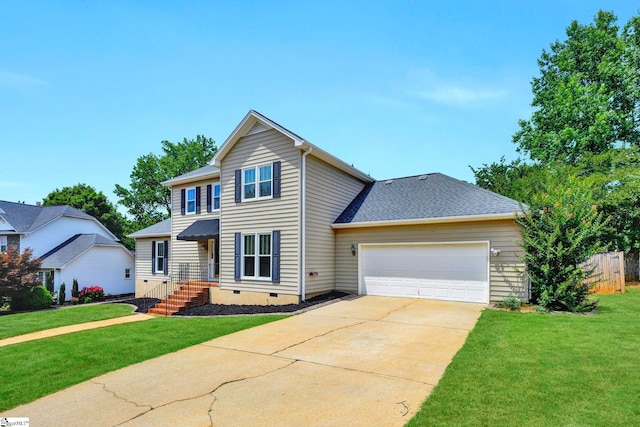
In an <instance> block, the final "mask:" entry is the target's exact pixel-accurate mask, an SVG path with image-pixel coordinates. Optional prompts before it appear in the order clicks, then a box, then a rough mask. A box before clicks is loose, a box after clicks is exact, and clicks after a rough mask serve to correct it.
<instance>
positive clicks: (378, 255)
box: [358, 242, 490, 303]
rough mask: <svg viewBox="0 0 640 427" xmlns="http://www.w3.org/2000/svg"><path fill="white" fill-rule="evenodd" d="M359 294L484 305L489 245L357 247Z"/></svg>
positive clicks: (374, 245) (474, 243) (487, 292)
mask: <svg viewBox="0 0 640 427" xmlns="http://www.w3.org/2000/svg"><path fill="white" fill-rule="evenodd" d="M358 252H359V256H360V259H359V272H360V274H359V293H360V294H366V295H379V296H397V297H411V298H427V299H439V300H447V301H465V302H478V303H487V302H489V283H490V276H489V242H455V243H388V244H361V245H360V248H359V251H358Z"/></svg>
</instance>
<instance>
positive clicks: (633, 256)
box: [624, 252, 640, 282]
mask: <svg viewBox="0 0 640 427" xmlns="http://www.w3.org/2000/svg"><path fill="white" fill-rule="evenodd" d="M639 261H640V260H639V259H638V253H637V252H629V253H626V254H624V280H625V282H638V281H640V262H639Z"/></svg>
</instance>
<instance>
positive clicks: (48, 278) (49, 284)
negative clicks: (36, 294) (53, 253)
mask: <svg viewBox="0 0 640 427" xmlns="http://www.w3.org/2000/svg"><path fill="white" fill-rule="evenodd" d="M45 286H46V287H47V290H48V291H49V293H50V294H51V295H53V271H52V272H49V273H45Z"/></svg>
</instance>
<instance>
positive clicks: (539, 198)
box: [518, 173, 606, 311]
mask: <svg viewBox="0 0 640 427" xmlns="http://www.w3.org/2000/svg"><path fill="white" fill-rule="evenodd" d="M518 222H519V224H520V225H521V226H522V243H523V249H524V256H523V260H524V262H525V264H526V267H527V273H528V275H529V278H530V280H531V293H532V298H533V300H534V301H535V302H536V303H537V304H538V306H539V307H541V308H542V309H543V310H563V311H588V310H591V309H592V308H594V307H595V305H596V302H594V301H592V300H590V298H589V291H590V288H591V287H592V285H588V284H585V278H588V277H589V276H590V275H592V274H593V268H591V267H589V266H582V265H581V264H583V263H585V262H586V261H587V260H588V259H589V257H590V256H591V255H593V254H596V253H599V252H601V251H603V250H605V248H606V246H605V245H603V244H602V243H601V240H600V235H601V233H602V232H603V230H604V228H605V222H606V220H605V219H604V216H603V214H602V213H599V212H598V209H597V207H596V206H595V204H594V201H593V196H592V191H591V188H590V185H589V184H588V183H586V182H584V181H582V180H580V179H578V178H576V177H573V176H571V175H567V174H563V173H552V174H548V175H547V179H546V180H545V182H544V183H542V191H540V192H538V193H536V194H534V195H533V197H532V199H531V200H530V202H529V206H528V208H527V209H525V214H524V215H523V216H522V217H519V218H518Z"/></svg>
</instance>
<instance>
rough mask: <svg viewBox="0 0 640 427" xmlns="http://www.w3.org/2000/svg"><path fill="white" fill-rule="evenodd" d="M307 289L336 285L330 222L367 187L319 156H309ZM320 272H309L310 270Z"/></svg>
mask: <svg viewBox="0 0 640 427" xmlns="http://www.w3.org/2000/svg"><path fill="white" fill-rule="evenodd" d="M306 162H307V164H306V168H307V169H306V174H307V176H306V180H305V181H306V210H305V222H306V224H305V228H306V241H305V246H306V250H305V253H306V260H305V270H306V271H305V275H306V293H307V294H308V295H311V294H317V293H320V292H324V291H331V290H333V289H334V288H335V266H334V254H335V234H334V232H333V230H332V229H331V224H332V223H333V222H334V221H335V220H336V218H337V217H338V216H339V215H340V214H341V213H342V211H344V209H345V208H346V207H347V206H349V203H351V201H352V200H353V199H354V198H355V197H356V196H357V195H358V193H359V192H360V191H361V190H362V188H363V187H364V183H363V182H362V181H360V180H359V179H356V178H353V177H352V176H350V175H348V174H346V173H344V172H342V171H340V170H338V169H336V168H335V167H333V166H331V165H329V164H327V163H325V162H324V161H322V160H320V159H317V158H316V157H314V156H313V154H311V155H309V156H307V157H306ZM312 272H313V273H317V276H316V275H314V276H310V275H309V274H310V273H312Z"/></svg>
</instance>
